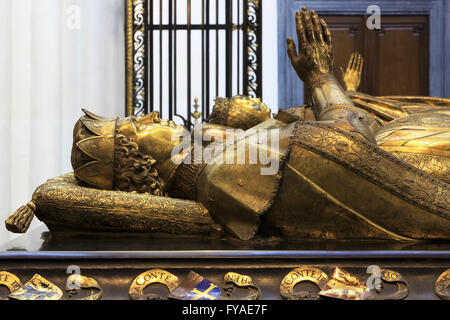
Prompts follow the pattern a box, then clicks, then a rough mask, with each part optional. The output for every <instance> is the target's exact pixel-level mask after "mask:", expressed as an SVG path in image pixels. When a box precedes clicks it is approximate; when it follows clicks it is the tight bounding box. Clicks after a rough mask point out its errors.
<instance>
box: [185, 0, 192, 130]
mask: <svg viewBox="0 0 450 320" xmlns="http://www.w3.org/2000/svg"><path fill="white" fill-rule="evenodd" d="M187 6H188V7H187V20H188V31H187V33H188V34H187V60H188V61H187V68H188V72H187V86H188V88H187V89H188V92H187V104H186V106H187V119H186V120H187V123H188V128H191V123H192V119H191V93H192V92H191V80H192V77H191V64H192V59H191V41H192V39H191V27H190V25H191V0H187Z"/></svg>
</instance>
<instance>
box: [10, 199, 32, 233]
mask: <svg viewBox="0 0 450 320" xmlns="http://www.w3.org/2000/svg"><path fill="white" fill-rule="evenodd" d="M35 212H36V205H35V204H34V202H33V201H30V202H28V203H27V205H26V206H21V207H20V208H19V209H17V210H16V211H15V212H14V213H13V214H12V215H10V216H9V218H8V219H7V220H6V221H5V224H6V229H8V230H9V231H10V232H13V233H25V232H27V230H28V228H29V227H30V224H31V221H33V218H34V213H35Z"/></svg>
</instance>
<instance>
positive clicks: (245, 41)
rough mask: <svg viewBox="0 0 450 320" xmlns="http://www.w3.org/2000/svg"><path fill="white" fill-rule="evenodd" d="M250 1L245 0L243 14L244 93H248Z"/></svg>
mask: <svg viewBox="0 0 450 320" xmlns="http://www.w3.org/2000/svg"><path fill="white" fill-rule="evenodd" d="M248 9H249V8H248V1H245V0H244V1H243V10H242V11H243V15H244V17H243V18H244V21H243V24H242V30H243V33H242V37H243V39H242V40H243V41H242V42H243V48H242V53H243V59H242V60H243V62H242V69H243V70H242V71H243V72H242V76H243V79H242V86H243V94H244V95H248V52H247V50H248Z"/></svg>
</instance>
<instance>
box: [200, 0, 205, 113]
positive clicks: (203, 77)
mask: <svg viewBox="0 0 450 320" xmlns="http://www.w3.org/2000/svg"><path fill="white" fill-rule="evenodd" d="M204 91H205V0H202V96H201V104H202V105H201V112H202V116H203V115H204V114H205V106H206V103H205V94H204Z"/></svg>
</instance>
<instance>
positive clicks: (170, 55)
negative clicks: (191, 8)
mask: <svg viewBox="0 0 450 320" xmlns="http://www.w3.org/2000/svg"><path fill="white" fill-rule="evenodd" d="M173 1H174V0H169V26H170V29H169V120H172V119H173V83H172V82H173V80H172V76H173V68H172V63H173V29H172V26H173V24H172V18H173ZM175 1H176V0H175ZM161 108H162V106H161Z"/></svg>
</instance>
